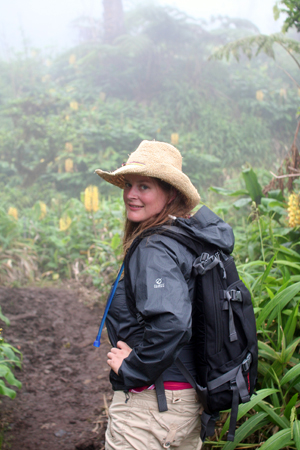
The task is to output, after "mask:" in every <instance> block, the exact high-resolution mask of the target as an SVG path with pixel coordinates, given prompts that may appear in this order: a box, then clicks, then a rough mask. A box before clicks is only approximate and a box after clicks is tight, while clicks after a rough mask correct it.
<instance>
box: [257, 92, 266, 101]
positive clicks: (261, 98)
mask: <svg viewBox="0 0 300 450" xmlns="http://www.w3.org/2000/svg"><path fill="white" fill-rule="evenodd" d="M263 99H264V93H263V91H256V100H258V101H259V102H262V101H263Z"/></svg>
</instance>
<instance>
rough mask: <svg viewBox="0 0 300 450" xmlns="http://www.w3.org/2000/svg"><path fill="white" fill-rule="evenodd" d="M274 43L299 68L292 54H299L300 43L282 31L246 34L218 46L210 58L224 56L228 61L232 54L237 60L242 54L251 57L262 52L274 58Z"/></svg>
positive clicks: (299, 64) (298, 63) (221, 57)
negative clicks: (253, 34) (287, 54)
mask: <svg viewBox="0 0 300 450" xmlns="http://www.w3.org/2000/svg"><path fill="white" fill-rule="evenodd" d="M275 44H278V45H280V46H281V47H282V48H283V49H284V50H285V51H286V52H287V53H289V55H290V56H291V57H292V58H293V59H294V61H295V62H296V64H297V65H298V66H299V68H300V62H299V61H298V59H297V58H296V57H295V55H294V53H295V54H298V55H300V43H299V42H298V41H295V40H294V39H290V38H288V37H286V36H285V35H284V34H282V33H274V34H270V35H265V34H258V35H256V36H247V37H245V38H242V39H238V40H236V41H234V42H230V43H229V44H226V45H224V46H223V47H221V48H219V49H218V50H217V51H215V52H214V53H213V55H212V56H211V59H212V58H213V59H224V58H225V59H226V60H227V61H228V60H229V58H230V56H231V55H232V56H234V58H235V59H236V60H237V61H239V59H240V57H241V55H242V54H244V55H246V56H247V58H249V59H251V58H252V57H253V56H257V55H258V54H259V53H262V52H263V53H265V54H266V55H268V56H270V58H273V59H275V51H274V45H275Z"/></svg>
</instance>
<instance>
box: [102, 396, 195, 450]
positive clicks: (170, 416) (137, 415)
mask: <svg viewBox="0 0 300 450" xmlns="http://www.w3.org/2000/svg"><path fill="white" fill-rule="evenodd" d="M126 397H127V398H128V400H127V402H126V403H125V401H126ZM166 397H167V403H168V411H165V412H163V413H160V412H159V411H158V407H157V399H156V392H155V391H149V390H145V391H143V392H140V393H138V394H134V393H128V394H125V393H124V392H123V391H116V392H115V393H114V397H113V401H112V404H111V406H110V408H109V417H108V425H107V430H106V444H105V450H133V449H134V450H162V449H176V450H200V449H201V445H202V441H201V439H200V428H201V425H200V412H201V404H200V403H199V401H198V399H197V396H196V393H195V391H194V389H184V390H181V391H169V390H166Z"/></svg>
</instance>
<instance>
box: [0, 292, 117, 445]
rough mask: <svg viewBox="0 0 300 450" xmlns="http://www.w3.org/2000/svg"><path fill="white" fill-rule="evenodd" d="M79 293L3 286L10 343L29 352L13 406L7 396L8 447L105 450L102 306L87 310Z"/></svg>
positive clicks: (0, 297) (0, 408)
mask: <svg viewBox="0 0 300 450" xmlns="http://www.w3.org/2000/svg"><path fill="white" fill-rule="evenodd" d="M87 298H88V296H85V298H82V295H81V292H80V289H74V288H73V289H55V288H30V289H9V288H0V305H1V307H2V311H3V313H4V314H5V315H6V316H8V318H9V319H10V320H11V325H10V326H9V327H5V326H3V335H4V338H5V339H6V341H8V342H9V343H10V344H12V345H14V346H15V347H17V348H19V349H20V350H21V352H22V354H23V368H22V371H20V370H17V371H16V372H15V375H16V378H18V379H19V380H20V381H21V382H22V383H23V386H22V389H21V390H19V391H18V393H17V397H16V398H15V400H10V399H9V398H3V397H2V398H1V405H0V425H1V424H2V428H3V425H4V428H5V430H6V431H5V432H4V443H3V445H2V449H3V450H6V449H10V450H76V449H77V450H101V449H103V448H104V430H105V425H106V415H107V404H109V403H110V401H111V397H112V391H111V387H110V384H109V381H108V373H109V370H108V366H107V365H106V353H107V351H108V349H109V342H108V339H107V336H106V335H105V336H103V338H102V340H101V348H100V349H96V348H95V347H93V341H94V340H95V337H96V334H97V331H98V326H99V322H100V319H101V316H102V311H103V308H102V307H99V305H98V306H96V304H94V305H93V303H92V302H91V303H90V305H89V306H87V305H86V299H87Z"/></svg>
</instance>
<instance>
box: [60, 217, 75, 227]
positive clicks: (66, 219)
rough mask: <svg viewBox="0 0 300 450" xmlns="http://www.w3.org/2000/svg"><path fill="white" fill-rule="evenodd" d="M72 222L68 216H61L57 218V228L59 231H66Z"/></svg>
mask: <svg viewBox="0 0 300 450" xmlns="http://www.w3.org/2000/svg"><path fill="white" fill-rule="evenodd" d="M71 223H72V219H71V217H69V216H63V217H61V218H60V219H59V229H60V231H66V230H67V229H68V228H69V227H70V225H71Z"/></svg>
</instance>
